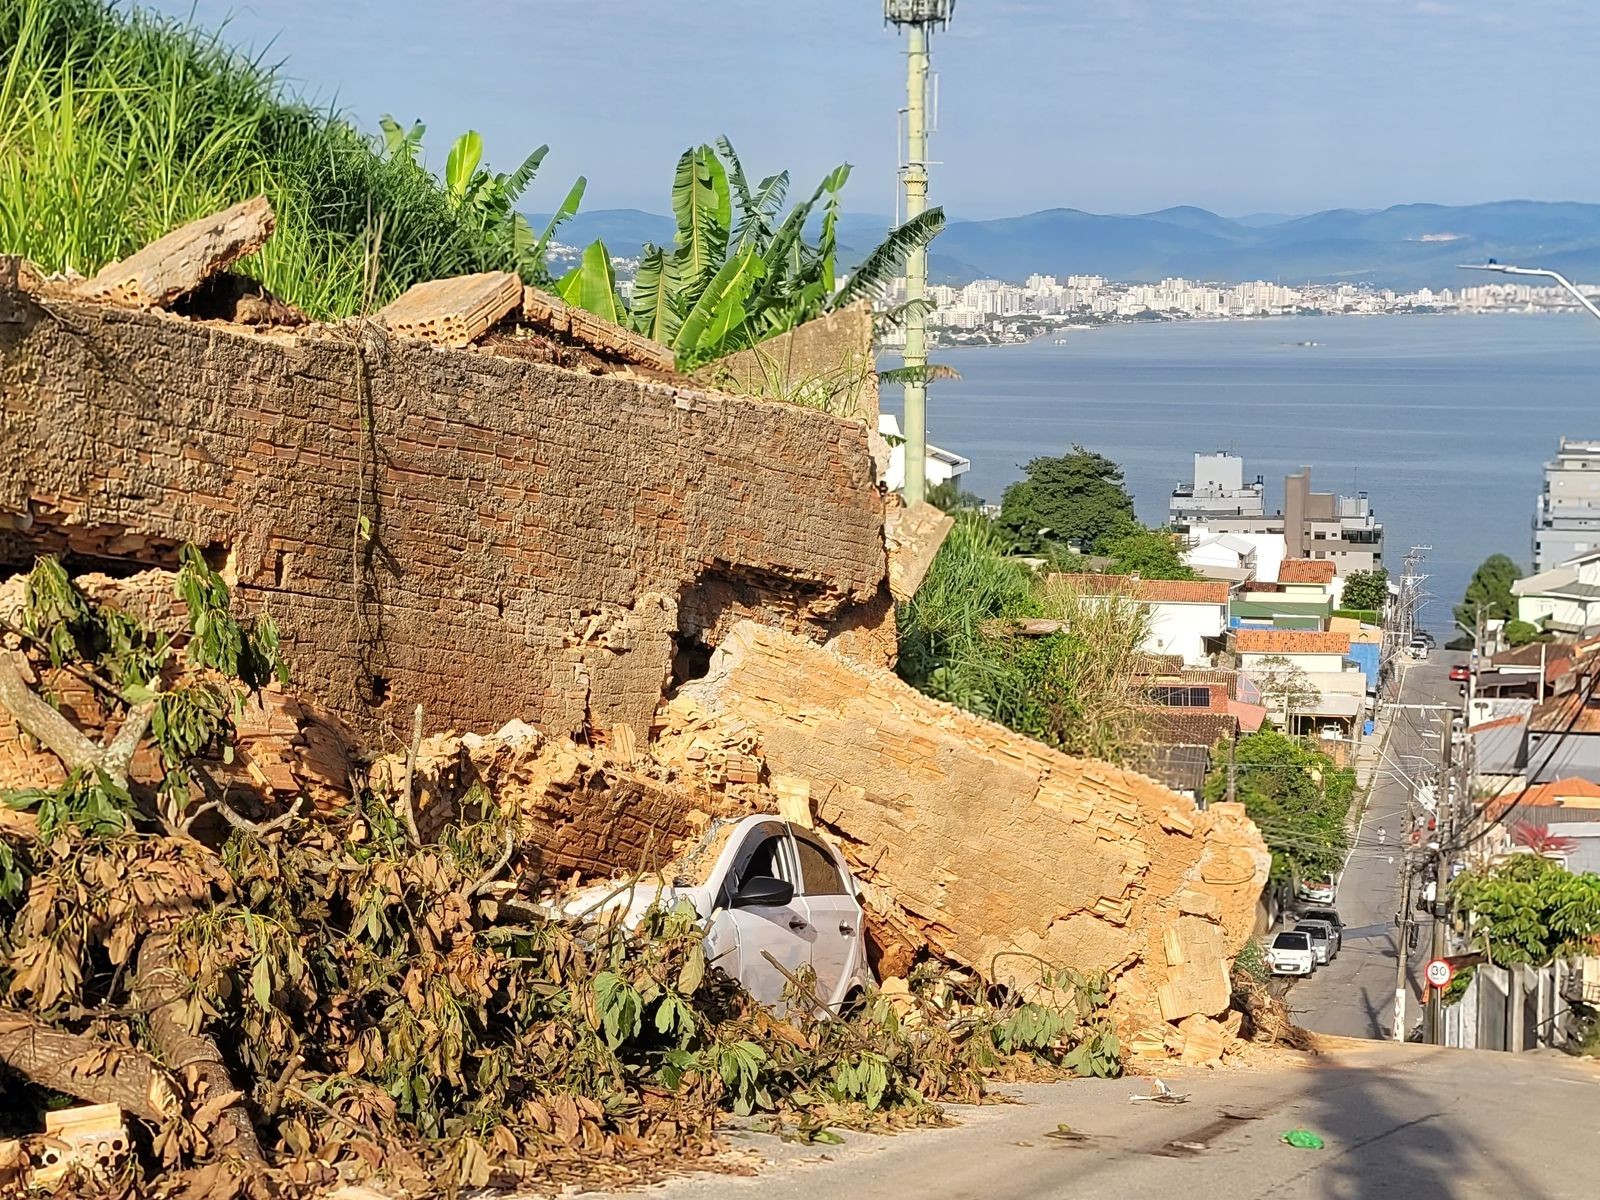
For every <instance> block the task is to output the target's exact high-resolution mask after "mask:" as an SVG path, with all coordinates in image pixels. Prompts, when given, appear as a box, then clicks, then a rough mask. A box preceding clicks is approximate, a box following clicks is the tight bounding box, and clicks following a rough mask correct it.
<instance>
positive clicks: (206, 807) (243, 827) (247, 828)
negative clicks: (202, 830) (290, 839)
mask: <svg viewBox="0 0 1600 1200" xmlns="http://www.w3.org/2000/svg"><path fill="white" fill-rule="evenodd" d="M305 801H306V797H305V793H304V792H302V793H300V795H298V796H296V797H295V798H294V803H293V804H291V805H290V806H289V810H288V811H287V812H285V813H283V814H282V815H281V816H277V817H273V818H272V820H270V821H252V820H251V819H250V818H249V817H245V816H241V815H240V814H239V813H238V812H236V811H234V809H233V807H232V806H231V805H230V804H228V802H227V801H226V800H223V799H221V798H220V797H219V798H218V799H216V800H207V801H206V802H205V803H204V804H202V805H200V806H199V807H197V808H195V809H194V810H193V811H191V812H190V814H189V817H188V819H187V820H186V821H184V823H183V828H182V830H180V831H179V832H181V833H182V834H183V835H184V836H185V837H187V836H188V835H189V831H190V830H191V829H193V828H194V823H195V822H196V821H198V820H199V819H200V818H201V817H203V816H205V814H206V813H208V812H214V813H217V814H218V815H220V816H221V817H222V819H223V820H224V821H226V822H227V823H228V824H229V825H232V826H233V827H234V828H235V829H237V830H240V831H241V832H243V833H251V834H254V835H255V836H256V837H265V836H266V835H267V834H269V833H274V832H276V831H277V830H279V829H284V828H287V827H288V826H289V824H290V823H291V822H293V821H294V819H295V818H296V817H298V816H299V815H300V808H301V806H302V805H304V804H305Z"/></svg>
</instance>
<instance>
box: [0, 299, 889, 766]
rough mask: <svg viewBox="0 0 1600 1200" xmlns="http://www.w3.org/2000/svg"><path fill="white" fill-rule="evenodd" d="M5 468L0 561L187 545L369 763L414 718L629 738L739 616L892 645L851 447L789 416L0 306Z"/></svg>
mask: <svg viewBox="0 0 1600 1200" xmlns="http://www.w3.org/2000/svg"><path fill="white" fill-rule="evenodd" d="M0 463H4V465H5V470H4V472H3V474H0V564H5V563H11V564H20V563H25V562H26V561H28V560H29V559H30V558H31V557H32V556H33V555H34V554H35V553H37V552H41V551H62V552H69V553H72V554H75V555H78V556H81V557H82V558H83V559H84V561H86V562H88V563H91V564H99V563H103V562H107V561H111V562H123V563H142V564H143V565H170V564H171V562H172V560H173V557H174V555H175V551H176V548H177V545H178V544H179V543H181V542H184V541H190V542H194V543H196V544H198V545H200V546H202V547H205V548H207V549H208V550H209V551H211V552H212V553H213V554H214V555H215V556H216V559H217V561H218V562H222V561H223V560H226V562H227V564H228V570H229V571H230V572H231V573H233V574H234V575H235V576H236V577H237V587H236V595H237V596H238V597H239V598H240V599H241V601H242V602H243V603H244V605H245V606H247V607H248V608H250V609H254V610H268V611H270V612H271V613H272V615H273V616H274V617H275V618H276V619H277V621H278V624H279V626H280V628H281V630H282V633H283V644H284V649H285V652H286V655H287V658H288V661H289V664H290V667H291V670H292V672H293V674H294V677H295V679H296V684H297V687H298V689H299V691H300V692H301V694H304V695H308V696H310V697H312V698H315V699H316V700H318V701H320V702H321V703H322V704H324V705H326V706H327V707H328V708H330V709H332V710H333V711H334V712H335V713H337V714H339V715H340V716H342V717H344V718H345V719H346V720H347V721H348V722H349V723H350V724H352V725H353V726H354V727H355V729H356V730H357V731H358V732H359V733H361V734H362V735H364V736H365V737H366V739H367V740H368V742H369V744H370V743H372V742H377V741H381V740H382V739H381V738H380V737H379V736H378V735H379V734H380V732H381V731H383V730H385V729H387V730H390V731H394V730H397V729H404V730H407V731H409V727H410V720H411V712H412V707H413V705H415V704H417V703H421V704H422V705H423V706H424V710H425V719H426V725H427V727H428V728H430V729H438V728H443V727H454V728H457V729H467V730H484V729H490V728H494V727H498V726H499V725H500V724H502V723H504V722H505V721H506V720H507V719H508V718H510V717H513V716H520V717H522V718H524V719H526V720H528V721H530V722H533V723H535V724H538V725H541V726H543V727H545V728H546V729H548V730H551V731H553V732H565V731H574V730H576V731H582V732H585V733H589V732H593V733H596V734H598V735H599V736H601V737H604V736H608V735H609V734H610V733H611V732H612V731H613V730H614V729H615V728H616V727H617V726H619V725H627V726H629V727H631V728H632V729H633V730H634V732H635V734H636V735H637V737H638V740H639V741H640V742H641V743H642V742H643V741H644V740H645V737H646V736H647V734H648V728H649V723H650V719H651V715H652V713H653V712H654V709H655V706H656V704H657V703H658V702H659V699H660V696H661V693H662V690H663V688H664V686H666V684H667V683H668V681H669V679H670V678H671V677H672V676H673V673H674V664H675V660H676V661H678V662H679V663H682V662H684V661H685V660H686V659H687V660H690V661H692V659H693V658H694V656H695V655H696V654H697V653H698V654H702V655H703V654H704V653H706V652H708V651H707V649H706V648H709V647H710V646H711V645H713V644H714V643H715V642H716V641H717V640H718V639H719V638H720V637H721V636H722V634H723V633H724V632H725V631H726V630H727V629H728V628H730V627H731V626H732V625H733V624H734V623H735V622H736V621H738V620H739V619H741V618H742V617H745V616H750V615H759V617H760V619H762V620H764V621H768V622H771V623H774V624H778V625H782V626H784V627H786V628H788V629H790V630H791V631H794V632H798V633H801V634H803V635H805V636H809V637H812V638H816V639H819V640H820V639H823V638H827V637H831V636H837V637H839V638H841V639H843V642H842V647H843V648H846V649H849V650H851V651H852V652H855V653H859V654H861V655H862V656H863V657H864V658H865V659H867V660H868V661H875V662H878V663H885V662H887V661H889V660H890V658H891V657H892V655H893V653H894V627H893V609H892V604H891V602H890V599H889V593H888V588H887V583H886V563H885V550H884V539H883V529H882V524H883V517H884V503H883V499H882V497H881V494H880V492H879V490H878V487H877V483H876V480H875V478H874V474H873V468H872V464H871V461H870V459H869V454H868V429H867V427H866V425H865V424H864V423H862V422H861V421H852V420H845V419H841V418H836V417H831V416H827V415H825V414H823V413H820V412H817V411H813V410H809V409H805V408H801V407H798V406H794V405H788V404H776V403H770V402H763V401H760V400H755V399H742V398H734V397H729V396H723V395H717V394H714V393H707V392H702V391H695V390H691V389H688V388H685V387H677V386H671V385H668V384H662V383H654V382H646V381H643V380H640V379H637V378H634V377H632V376H630V375H626V374H601V375H595V374H589V373H585V372H580V371H574V370H563V369H559V368H556V367H552V366H549V365H546V364H544V363H538V362H530V361H527V360H524V359H519V358H513V357H509V356H502V355H498V354H493V353H489V352H486V351H482V350H462V351H455V350H448V351H447V350H439V349H435V348H433V347H430V346H427V345H424V344H422V343H419V342H411V341H402V340H398V339H390V338H388V337H387V336H385V335H383V334H382V333H381V332H379V331H371V332H368V333H366V334H361V333H358V332H357V331H356V330H355V329H354V328H353V327H345V328H339V329H328V328H319V327H311V328H310V329H308V330H304V331H300V332H297V333H296V334H294V335H289V334H285V333H282V332H278V333H269V334H256V333H251V332H247V331H244V330H242V329H239V328H237V327H232V326H224V325H220V324H218V323H198V322H190V321H185V320H182V319H179V318H176V317H171V316H167V315H165V314H160V313H138V312H129V311H126V310H119V309H114V308H109V307H102V306H96V305H89V304H80V303H72V302H65V301H58V300H53V299H52V300H50V301H48V307H45V305H44V304H42V303H40V302H37V301H35V300H34V299H33V298H32V297H30V296H28V295H26V294H24V293H21V292H15V291H13V292H10V293H7V292H5V291H4V290H3V289H0Z"/></svg>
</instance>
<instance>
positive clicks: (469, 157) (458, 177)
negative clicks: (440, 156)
mask: <svg viewBox="0 0 1600 1200" xmlns="http://www.w3.org/2000/svg"><path fill="white" fill-rule="evenodd" d="M482 161H483V137H482V135H481V134H479V133H478V131H477V130H476V129H469V130H467V132H465V133H463V134H462V135H461V136H460V137H458V138H457V139H456V141H455V145H453V146H451V147H450V156H449V157H448V158H447V159H445V164H444V186H445V190H446V191H447V192H449V193H450V198H451V199H452V200H454V201H455V202H456V203H457V204H459V203H461V202H462V201H463V200H465V199H466V198H467V191H468V189H469V188H470V187H471V185H472V178H473V176H474V175H476V174H477V173H478V164H479V163H481V162H482Z"/></svg>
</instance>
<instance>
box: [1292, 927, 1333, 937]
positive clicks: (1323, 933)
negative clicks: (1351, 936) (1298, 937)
mask: <svg viewBox="0 0 1600 1200" xmlns="http://www.w3.org/2000/svg"><path fill="white" fill-rule="evenodd" d="M1295 930H1296V931H1297V932H1299V933H1303V934H1306V935H1307V936H1309V937H1313V938H1323V939H1326V938H1327V936H1328V931H1327V930H1326V929H1325V928H1323V927H1322V926H1321V925H1296V926H1295Z"/></svg>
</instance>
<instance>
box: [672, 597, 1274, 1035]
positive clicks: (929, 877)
mask: <svg viewBox="0 0 1600 1200" xmlns="http://www.w3.org/2000/svg"><path fill="white" fill-rule="evenodd" d="M662 720H663V722H664V732H663V735H662V743H661V746H660V750H659V752H660V753H662V754H663V755H665V756H667V757H669V758H673V759H674V761H678V760H681V759H683V758H684V757H685V755H684V754H683V748H684V747H685V746H688V745H692V744H693V743H694V741H695V740H697V739H698V740H699V741H700V742H701V743H702V744H703V745H714V744H717V743H718V742H719V741H727V740H732V741H734V742H740V741H742V742H743V743H744V744H746V745H753V746H755V747H756V749H754V750H751V751H750V753H753V754H755V755H757V756H758V757H759V758H761V760H762V761H763V762H764V764H765V767H766V769H767V770H768V771H769V772H773V773H777V774H782V775H784V776H791V777H795V778H799V779H804V780H806V781H808V783H809V789H810V799H811V802H812V804H813V805H814V808H815V812H816V819H817V821H818V823H819V824H820V825H822V826H823V827H825V828H827V829H828V830H830V831H831V832H833V833H834V834H835V835H836V836H837V837H838V838H839V839H840V842H841V844H842V846H843V848H844V849H845V852H846V854H847V856H848V857H849V858H850V859H851V861H852V863H853V864H854V865H855V867H856V869H857V871H858V873H859V875H860V877H861V878H862V879H863V880H864V881H865V882H866V883H867V884H869V885H870V887H871V889H872V894H877V895H881V896H882V897H885V898H886V903H885V905H884V906H883V911H882V912H881V913H880V914H879V915H880V917H881V918H882V919H881V921H880V931H887V933H888V935H890V936H896V935H897V936H899V937H901V938H902V939H907V940H909V939H915V938H920V939H921V940H922V943H923V944H924V945H925V946H926V947H927V948H929V949H931V950H932V951H934V952H935V953H937V954H938V955H940V956H941V957H944V958H947V959H951V960H953V961H955V962H958V963H962V964H964V965H966V966H968V967H971V968H973V969H974V970H977V971H978V972H979V973H981V974H983V975H984V976H986V977H988V978H992V979H995V980H998V981H1000V982H1005V983H1015V984H1023V983H1026V982H1028V981H1029V980H1031V979H1035V978H1037V973H1038V960H1039V959H1043V960H1045V961H1046V962H1049V963H1054V964H1057V965H1061V966H1070V967H1075V968H1078V969H1080V970H1095V971H1107V972H1109V973H1110V975H1111V978H1112V987H1113V996H1114V1001H1115V1005H1116V1007H1117V1009H1118V1010H1119V1011H1120V1012H1121V1013H1123V1014H1125V1015H1126V1016H1127V1017H1128V1018H1129V1019H1131V1020H1136V1021H1140V1022H1147V1021H1149V1020H1151V1019H1158V1020H1162V1021H1168V1022H1170V1021H1176V1020H1181V1019H1182V1018H1184V1017H1186V1016H1189V1015H1192V1014H1195V1013H1200V1014H1204V1015H1212V1014H1215V1013H1220V1012H1222V1011H1224V1010H1225V1009H1226V1008H1227V1007H1228V1002H1229V996H1230V987H1229V983H1228V976H1227V963H1228V961H1229V959H1230V958H1231V957H1232V955H1233V954H1235V953H1237V952H1238V950H1239V948H1240V947H1241V946H1242V945H1243V944H1244V942H1245V940H1246V938H1248V936H1249V934H1250V931H1251V926H1252V921H1253V918H1254V911H1255V905H1256V900H1257V897H1258V896H1259V894H1260V891H1261V888H1262V887H1263V886H1264V884H1265V883H1266V879H1267V873H1268V869H1269V867H1270V856H1269V855H1268V852H1267V848H1266V846H1265V844H1264V843H1263V842H1262V840H1261V836H1260V834H1259V833H1258V832H1257V830H1256V829H1255V827H1254V825H1252V824H1251V823H1250V822H1249V821H1248V820H1247V819H1246V818H1245V816H1244V813H1243V809H1242V808H1241V807H1240V806H1238V805H1216V806H1213V807H1212V808H1210V809H1208V810H1206V811H1205V812H1197V811H1196V810H1195V807H1194V804H1193V802H1192V801H1190V800H1188V799H1186V798H1184V797H1182V796H1179V795H1177V794H1176V793H1174V792H1170V791H1168V790H1167V789H1166V788H1163V787H1162V786H1160V785H1159V784H1157V783H1155V782H1154V781H1152V780H1150V779H1147V778H1145V777H1144V776H1141V775H1138V774H1136V773H1134V772H1132V771H1126V770H1122V769H1120V768H1117V767H1114V766H1111V765H1109V764H1107V763H1102V762H1095V761H1092V760H1087V759H1076V758H1071V757H1068V756H1067V755H1064V754H1060V753H1057V752H1055V751H1052V750H1050V749H1048V748H1046V747H1044V746H1042V745H1040V744H1039V743H1037V742H1034V741H1032V740H1030V739H1028V738H1025V737H1022V736H1020V735H1018V734H1015V733H1012V732H1011V731H1010V730H1008V729H1005V728H1003V727H1001V726H999V725H996V724H993V723H991V722H989V721H985V720H982V719H981V718H978V717H974V716H972V715H971V714H969V713H966V712H964V711H962V710H960V709H957V708H954V707H952V706H950V705H947V704H942V703H940V702H938V701H936V700H932V699H929V698H928V697H926V696H924V695H922V694H921V693H919V692H917V691H915V690H914V689H912V688H911V687H909V686H908V685H906V684H905V683H903V682H902V681H901V680H899V679H898V678H896V677H895V676H894V675H892V674H891V673H890V672H888V671H886V670H882V669H875V668H869V667H864V666H861V665H859V664H857V663H855V662H852V661H850V660H848V659H846V658H845V657H843V656H842V655H840V654H838V653H836V652H834V651H833V650H831V649H829V648H826V647H819V646H815V645H812V644H810V643H807V642H804V641H802V640H801V639H798V638H794V637H792V636H789V635H786V634H784V633H782V632H781V631H778V630H774V629H769V628H764V627H762V626H759V625H757V624H755V623H753V622H744V623H741V624H740V625H738V626H736V627H735V628H734V630H733V631H732V632H731V633H730V635H729V637H728V638H727V639H726V640H725V641H724V642H723V643H722V644H721V645H720V646H719V647H718V649H717V651H716V653H715V654H714V655H713V657H712V662H711V666H710V670H709V672H708V673H707V674H706V676H705V677H704V678H702V679H699V680H697V681H695V682H693V683H690V684H686V685H685V686H684V687H682V688H681V689H680V690H679V693H678V696H677V697H676V698H675V699H674V700H673V701H672V702H671V703H670V704H669V705H668V706H667V708H666V709H665V711H664V714H663V718H662ZM685 767H686V769H692V764H689V763H685ZM1180 896H1185V897H1187V899H1185V900H1184V901H1183V902H1182V906H1180V900H1179V897H1180ZM1197 896H1199V897H1205V898H1206V899H1205V900H1197V899H1196V897H1197ZM896 909H897V910H898V912H896V911H894V910H896ZM1169 935H1170V936H1169ZM906 949H907V948H906V947H901V948H900V949H898V950H896V949H895V948H893V947H890V953H891V955H893V956H895V957H896V962H897V963H898V962H903V961H904V958H903V955H904V952H905V950H906ZM909 949H910V950H912V951H913V952H914V951H915V949H916V947H915V946H911V947H909ZM894 973H898V971H896V972H894Z"/></svg>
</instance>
